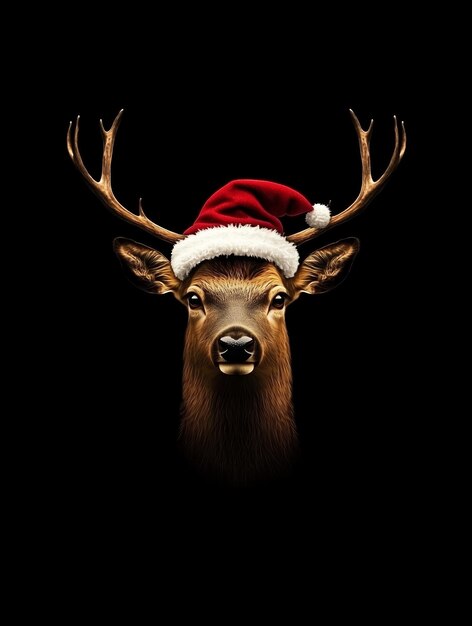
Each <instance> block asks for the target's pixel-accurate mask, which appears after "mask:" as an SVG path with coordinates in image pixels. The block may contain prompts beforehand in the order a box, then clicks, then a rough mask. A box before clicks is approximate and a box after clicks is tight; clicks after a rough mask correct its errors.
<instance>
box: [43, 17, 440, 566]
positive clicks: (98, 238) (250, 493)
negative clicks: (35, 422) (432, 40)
mask: <svg viewBox="0 0 472 626" xmlns="http://www.w3.org/2000/svg"><path fill="white" fill-rule="evenodd" d="M272 18H275V21H274V22H272V21H270V26H269V24H268V23H266V21H265V19H264V18H261V19H257V20H256V19H255V16H251V19H250V20H249V19H248V18H247V15H245V14H240V13H239V12H236V11H235V14H234V15H233V16H232V17H231V19H229V20H226V19H223V18H222V19H221V21H220V22H217V24H219V25H218V26H217V27H215V25H213V24H210V23H206V22H205V18H204V16H202V15H199V19H200V20H203V21H202V22H201V23H200V22H199V24H198V27H197V26H196V27H195V28H192V16H191V15H189V14H188V13H186V15H185V20H184V21H185V27H184V26H182V25H181V24H180V22H179V21H178V20H177V21H173V20H170V21H169V20H168V18H164V17H162V19H161V20H160V21H157V22H153V23H152V24H146V16H144V15H141V16H138V17H136V16H133V22H132V24H126V25H125V24H122V25H121V27H120V28H119V29H118V31H114V32H113V33H112V34H110V33H109V32H108V31H107V29H106V26H105V24H106V20H105V19H103V20H102V19H100V20H99V22H98V23H97V24H91V22H90V19H88V18H82V19H83V22H80V21H79V23H77V16H76V17H75V18H74V20H75V27H76V29H77V34H76V30H74V33H73V34H72V33H71V32H70V31H69V30H68V29H65V30H64V31H63V32H62V33H60V34H56V40H57V46H54V47H53V48H52V49H51V51H49V52H47V53H45V54H43V56H42V58H41V63H40V64H39V66H38V72H40V71H43V75H42V78H41V81H40V84H41V85H42V89H43V90H44V93H39V92H38V93H36V94H35V99H36V100H37V101H38V102H39V101H41V102H42V105H46V106H45V109H46V114H45V118H44V119H45V124H44V128H45V129H47V149H48V150H47V153H48V158H47V166H48V169H49V170H50V171H52V170H53V171H54V180H50V181H49V183H48V186H49V188H48V186H47V187H46V190H45V191H46V194H47V198H48V200H47V205H48V217H47V218H45V219H44V220H43V221H42V227H43V230H42V234H41V237H40V238H38V241H37V243H38V246H40V249H41V255H39V257H40V259H41V260H40V264H41V266H42V267H44V274H45V275H47V281H46V283H47V284H44V283H43V284H42V291H43V294H46V293H47V296H46V297H47V300H48V304H49V303H52V306H51V307H49V310H48V317H49V320H48V322H49V323H48V326H47V331H46V330H45V331H44V332H45V337H44V339H45V344H47V346H48V350H49V351H50V353H51V355H53V360H54V361H55V362H56V363H57V368H54V373H52V374H51V376H50V382H49V385H48V386H47V387H46V389H45V390H44V389H43V392H42V393H43V394H44V400H45V402H46V406H47V407H48V409H49V413H48V415H49V417H48V418H47V419H46V420H45V422H44V423H42V424H41V435H42V436H43V437H44V436H46V439H47V440H48V445H47V446H46V447H45V448H44V450H45V452H44V458H43V459H42V461H41V463H42V464H43V466H46V467H47V468H48V479H47V481H46V483H47V487H45V489H46V490H47V491H48V493H50V494H52V496H51V497H52V498H53V499H54V500H55V499H56V498H58V500H59V502H60V505H61V509H62V510H63V513H62V515H63V517H62V520H63V521H70V520H71V519H74V520H75V521H76V522H77V523H78V524H79V525H80V527H81V528H82V529H83V531H84V533H85V535H84V537H86V536H90V535H92V534H96V532H97V528H99V529H100V530H99V531H98V532H99V534H100V536H101V538H102V540H103V541H104V542H105V543H106V542H107V541H110V539H109V537H110V536H116V535H117V534H119V533H124V534H125V535H127V534H128V533H134V534H133V536H134V537H135V538H136V541H139V537H140V536H141V534H143V536H144V537H145V539H142V541H143V542H148V541H149V537H150V536H151V534H152V529H153V528H156V527H158V526H159V528H160V529H161V530H159V533H158V535H157V539H156V541H157V542H158V543H159V542H161V543H162V542H165V541H166V539H167V538H168V537H169V536H170V535H168V534H166V531H163V530H162V525H165V526H166V527H167V528H168V529H169V530H168V532H169V533H170V529H175V528H178V529H181V528H185V532H184V533H183V534H182V535H181V539H182V538H183V537H186V538H187V539H186V540H185V542H186V545H189V544H190V543H192V541H191V539H190V537H192V538H195V537H196V536H197V535H198V532H197V531H196V530H195V528H196V527H198V528H199V529H204V534H203V536H205V537H206V538H208V537H209V536H210V535H211V536H212V537H216V536H220V534H225V533H226V532H229V531H230V532H231V535H232V537H236V536H238V537H240V536H241V534H242V535H243V536H246V537H249V536H251V537H252V538H254V537H256V538H259V540H260V541H261V542H262V544H263V545H265V546H266V548H267V550H268V551H270V549H271V548H270V545H269V543H270V542H269V543H266V541H265V539H264V537H265V533H266V531H267V530H270V531H271V532H274V534H280V533H281V532H282V529H285V531H286V532H287V533H288V534H289V535H290V542H291V545H292V548H293V549H294V550H295V551H296V552H297V551H298V552H304V551H306V550H308V549H311V548H313V546H314V545H315V544H314V538H313V535H314V534H316V535H317V536H318V537H324V538H325V539H324V541H328V543H329V542H333V541H334V543H335V544H336V545H337V546H338V547H339V545H343V546H345V548H346V550H350V549H355V546H356V545H357V544H356V540H354V538H353V536H354V535H355V534H356V533H357V532H359V533H360V536H361V537H362V538H363V541H366V542H367V543H368V544H369V545H370V544H371V542H372V541H373V539H372V538H373V537H374V536H383V535H384V534H387V533H390V532H391V529H392V528H394V529H395V532H394V533H393V534H390V538H391V542H392V543H391V544H390V548H389V550H391V554H393V553H394V551H395V549H396V548H398V549H399V550H400V549H401V545H402V541H403V539H404V538H405V536H406V535H407V534H410V533H414V532H416V531H415V529H416V528H417V526H415V521H414V520H415V518H416V515H417V513H418V511H419V510H420V509H421V506H422V502H423V501H424V499H425V498H426V494H428V493H429V491H430V489H431V473H430V466H429V462H428V459H429V452H428V437H429V434H428V432H429V431H428V428H429V427H428V426H427V425H426V424H425V418H424V417H423V414H422V413H421V412H420V411H415V406H416V402H417V400H416V399H415V393H416V389H417V386H418V380H417V378H418V367H419V350H418V345H417V344H419V343H420V335H421V332H422V322H423V321H424V312H423V311H422V310H421V308H420V305H421V301H422V295H421V287H420V286H419V280H418V278H419V277H421V273H422V271H423V263H424V260H423V259H424V249H423V243H422V238H423V233H424V222H425V218H426V216H427V215H428V214H429V211H430V207H428V203H427V202H425V186H427V185H428V184H429V182H430V179H429V178H428V177H429V176H430V173H429V169H428V166H427V162H428V160H430V159H431V153H432V143H431V117H430V115H429V110H430V103H431V101H432V98H433V95H434V90H433V83H432V78H431V77H432V75H433V73H434V71H436V69H437V68H436V64H435V57H434V54H435V53H434V50H433V48H431V47H427V51H428V54H425V53H421V54H419V53H418V52H417V51H416V43H415V41H416V39H415V38H416V33H417V27H418V25H417V24H415V23H413V22H412V21H411V20H410V21H408V20H406V22H405V20H404V19H403V21H402V22H399V23H398V24H394V25H393V27H392V25H390V26H391V28H390V29H386V25H385V23H384V22H383V21H382V20H379V23H378V24H377V26H376V27H375V28H370V29H369V32H368V34H366V33H365V30H364V32H363V31H362V28H363V27H362V25H361V24H360V23H358V22H357V21H354V22H353V25H352V29H351V31H350V32H349V29H348V35H347V36H346V33H345V31H343V32H341V30H339V28H338V26H337V23H336V22H330V21H328V22H322V23H318V24H317V25H316V27H314V25H313V23H312V22H311V20H308V18H307V17H306V16H303V15H301V14H297V15H292V14H291V15H290V16H286V15H284V16H282V15H278V16H277V15H276V16H271V20H272ZM346 19H347V18H346ZM136 24H137V25H139V26H140V29H141V30H140V31H139V33H140V34H139V36H138V42H137V43H135V42H134V41H133V42H132V41H131V39H129V38H128V36H127V35H126V33H128V32H129V30H132V27H133V26H136ZM128 29H129V30H128ZM189 31H191V32H192V38H190V36H189ZM164 32H165V33H166V34H169V33H170V34H171V41H172V43H171V44H169V43H168V42H163V41H162V36H163V33H164ZM78 42H80V43H78ZM189 42H191V43H189ZM428 46H429V44H428ZM121 108H124V109H125V113H124V116H123V119H122V123H121V127H120V129H119V133H118V139H117V142H116V146H115V156H114V167H113V180H114V190H115V193H116V195H117V197H118V199H119V200H120V201H121V202H122V203H123V204H124V205H125V206H127V207H128V208H130V209H136V208H137V201H138V198H139V197H141V196H142V197H143V205H144V208H145V210H146V213H147V215H148V216H149V217H150V218H151V219H153V220H154V221H156V222H158V223H160V224H162V225H163V226H165V227H167V228H169V229H171V230H175V231H182V230H184V229H185V228H186V227H187V226H189V225H190V224H191V223H192V222H193V221H194V219H195V217H196V215H197V213H198V211H199V209H200V207H201V205H202V204H203V203H204V202H205V200H206V199H207V198H208V197H209V196H210V195H211V194H212V193H213V192H214V191H216V190H217V189H218V188H219V187H221V186H222V185H223V184H225V183H226V182H228V181H229V180H231V179H235V178H260V179H266V180H273V181H277V182H280V183H283V184H286V185H289V186H292V187H294V188H295V189H297V190H298V191H300V192H301V193H303V194H304V195H305V196H307V197H308V198H309V199H310V200H311V201H312V202H324V203H326V202H328V201H331V207H332V210H333V212H334V213H336V212H338V211H340V210H342V209H343V208H345V207H346V206H347V205H348V204H350V203H351V202H352V201H353V199H354V198H355V197H356V196H357V193H358V190H359V184H360V158H359V153H358V144H357V139H356V135H355V132H354V128H353V125H352V122H351V120H350V116H349V112H348V110H349V108H352V109H353V110H354V111H355V112H356V113H357V115H358V117H359V119H360V121H361V123H362V125H363V126H364V127H366V126H367V125H368V122H369V120H370V118H374V119H375V125H374V127H375V130H374V136H373V139H372V160H373V173H374V177H375V176H376V175H379V174H380V173H381V172H382V171H383V169H384V168H385V167H386V166H387V164H388V161H389V158H390V155H391V152H392V150H393V140H394V136H393V121H392V116H393V115H394V114H396V115H397V116H398V118H399V119H400V120H404V121H405V124H406V129H407V135H408V146H407V151H406V155H405V157H404V159H403V161H402V163H401V165H400V166H399V168H398V170H397V171H396V172H395V173H394V174H393V175H392V177H391V180H390V182H389V183H388V184H387V186H386V187H385V189H384V190H383V191H382V192H381V194H380V195H379V196H378V197H377V199H376V200H375V201H374V202H373V203H372V204H371V205H370V206H369V207H368V209H367V210H366V211H365V212H364V213H362V214H361V215H359V216H358V217H356V218H355V219H354V220H352V221H351V222H348V223H346V224H344V225H342V226H341V227H339V228H338V229H333V230H332V231H330V232H328V233H327V234H326V235H324V236H323V237H321V238H319V239H318V240H316V242H312V243H310V244H306V245H304V246H303V247H302V248H301V255H302V256H306V255H307V254H308V253H309V252H310V251H312V250H313V249H314V248H315V247H317V246H322V245H325V244H327V243H330V242H332V241H336V240H338V239H341V238H343V237H351V236H355V237H358V238H359V239H360V242H361V248H360V253H359V255H358V258H357V260H356V261H355V263H354V266H353V269H352V271H351V273H350V275H349V276H348V277H347V279H346V281H345V282H344V283H343V284H342V285H341V286H339V287H338V288H337V289H336V290H335V291H333V292H331V293H329V294H326V295H323V296H319V297H317V298H316V297H308V296H307V297H303V298H301V299H300V300H299V301H298V302H297V303H295V304H294V305H293V306H292V307H290V309H289V310H288V313H287V325H288V328H289V335H290V339H291V346H292V362H293V372H294V403H295V410H296V419H297V425H298V429H299V432H300V437H301V442H302V448H303V455H302V460H301V462H300V463H299V465H298V466H297V467H296V468H295V470H294V473H293V475H292V476H290V477H288V478H287V479H285V480H277V481H275V480H274V481H272V482H269V483H266V484H263V485H255V486H252V487H247V488H244V489H233V488H229V487H222V486H218V485H216V484H212V483H211V482H208V481H204V480H202V479H201V478H199V477H198V476H196V475H195V474H194V473H193V471H192V470H191V469H189V468H187V467H186V465H185V462H184V461H183V460H182V459H181V458H180V456H179V454H178V453H177V451H176V439H177V429H178V414H179V404H180V389H181V363H182V361H181V355H182V350H183V336H184V329H185V324H186V312H185V310H184V308H183V307H182V306H181V305H179V304H178V303H177V302H176V301H175V300H174V299H173V298H172V296H170V295H169V296H164V297H157V296H156V297H152V296H150V295H147V294H144V293H143V292H140V291H139V290H137V289H136V288H135V287H134V286H132V285H131V284H129V283H128V282H127V280H126V278H125V276H124V275H123V273H122V270H121V268H120V266H119V263H118V261H117V259H116V258H115V256H114V253H113V250H112V241H113V238H114V237H116V236H125V237H129V238H132V239H136V240H137V241H140V242H142V243H145V244H147V245H151V246H154V247H156V248H157V249H159V250H160V251H161V252H163V253H164V254H166V255H167V256H168V255H169V254H170V246H169V245H167V244H165V243H163V242H156V241H153V240H152V239H151V238H150V237H149V236H148V235H146V234H145V233H141V232H140V231H138V230H137V229H135V228H134V227H132V226H131V225H128V224H126V223H124V222H122V221H120V220H118V219H117V218H116V217H114V216H112V215H111V214H110V213H109V212H107V211H106V210H105V209H104V207H103V206H102V205H101V204H100V202H99V201H98V200H97V198H96V197H95V196H94V195H93V194H92V193H91V192H90V191H89V189H88V188H87V187H86V185H85V184H84V182H83V181H82V179H81V177H80V175H79V174H78V173H77V171H76V170H75V168H74V167H73V165H72V163H71V162H70V160H69V157H68V155H67V152H66V143H65V139H66V131H67V127H68V124H69V121H70V120H71V119H75V117H76V115H77V114H80V115H81V137H80V146H81V152H82V156H83V158H84V161H85V163H86V165H87V167H88V168H89V170H90V171H91V172H92V174H94V175H95V176H96V177H98V175H99V167H100V155H101V139H100V133H99V126H98V120H99V119H100V118H103V121H104V123H105V126H106V127H109V126H110V124H111V122H112V120H113V118H114V116H115V114H116V113H117V112H118V111H119V110H120V109H121ZM58 188H59V189H60V194H58V193H57V189H58ZM48 192H49V193H48ZM49 218H51V220H50V222H49ZM292 222H293V223H292ZM285 225H286V229H287V232H293V231H295V230H297V229H301V228H303V221H302V220H300V221H298V220H292V221H290V222H287V221H286V222H285ZM44 226H46V227H45V228H44ZM58 231H59V232H58ZM52 268H54V273H55V275H51V269H52ZM43 297H45V296H44V295H43ZM51 336H52V337H53V338H54V341H53V342H51ZM412 337H413V339H412ZM57 389H60V395H59V394H57V393H56V390H57ZM282 520H283V521H282ZM188 523H189V524H190V526H191V528H192V530H191V531H189V527H188ZM407 526H408V530H406V528H407ZM84 529H85V530H84ZM315 529H316V530H315ZM285 531H284V532H285ZM299 531H300V533H299ZM107 538H108V539H107ZM333 538H334V539H333ZM266 539H267V538H266ZM82 540H83V541H84V542H85V539H82ZM182 540H183V539H182ZM187 540H188V544H187ZM267 542H268V540H267ZM151 543H152V542H151ZM330 545H331V546H332V547H333V549H334V544H332V543H330Z"/></svg>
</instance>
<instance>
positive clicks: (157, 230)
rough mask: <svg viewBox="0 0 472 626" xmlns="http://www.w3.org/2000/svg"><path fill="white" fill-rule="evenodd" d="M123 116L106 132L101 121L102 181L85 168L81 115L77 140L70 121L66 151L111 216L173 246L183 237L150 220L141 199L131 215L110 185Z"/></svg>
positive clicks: (76, 133) (75, 130)
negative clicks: (80, 137) (82, 153)
mask: <svg viewBox="0 0 472 626" xmlns="http://www.w3.org/2000/svg"><path fill="white" fill-rule="evenodd" d="M122 115H123V109H121V111H120V112H119V113H118V115H117V116H116V117H115V119H114V120H113V124H112V125H111V127H110V129H109V130H105V127H104V126H103V122H102V120H100V130H101V133H102V139H103V156H102V172H101V175H100V180H95V178H93V177H92V176H91V175H90V173H89V171H88V170H87V168H86V167H85V165H84V162H83V160H82V156H81V154H80V150H79V120H80V116H77V121H76V123H75V129H74V138H73V139H72V126H73V123H72V122H70V124H69V130H68V131H67V151H68V153H69V156H70V158H71V159H72V162H73V163H74V165H75V166H76V168H77V169H78V170H79V172H80V173H81V174H82V176H83V177H84V179H85V182H86V183H87V184H88V186H89V187H90V188H91V189H92V191H93V192H94V193H95V194H96V195H97V196H98V198H99V199H100V200H101V201H102V202H103V204H104V205H105V207H107V208H108V209H109V210H110V211H111V212H112V213H114V214H115V215H117V216H118V217H121V219H123V220H125V221H126V222H129V223H131V224H134V225H135V226H137V227H138V228H141V229H142V230H145V231H146V232H148V233H150V234H151V235H153V236H154V237H158V238H159V239H162V240H164V241H168V242H170V243H175V242H177V241H179V240H180V239H183V238H184V235H180V234H178V233H174V232H173V231H171V230H167V228H163V227H162V226H159V225H158V224H155V223H154V222H153V221H151V220H150V219H149V218H148V217H146V215H145V214H144V211H143V209H142V204H141V199H140V200H139V215H136V214H135V213H132V212H131V211H129V210H128V209H126V208H125V207H124V206H123V205H122V204H121V203H120V202H119V201H118V200H117V199H116V197H115V194H114V193H113V189H112V186H111V162H112V158H113V147H114V144H115V138H116V133H117V130H118V127H119V125H120V121H121V116H122Z"/></svg>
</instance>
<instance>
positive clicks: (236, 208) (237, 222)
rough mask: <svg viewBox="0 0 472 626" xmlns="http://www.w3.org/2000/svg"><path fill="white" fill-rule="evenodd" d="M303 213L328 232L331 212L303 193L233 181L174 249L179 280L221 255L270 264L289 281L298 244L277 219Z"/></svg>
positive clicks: (205, 207) (173, 260)
mask: <svg viewBox="0 0 472 626" xmlns="http://www.w3.org/2000/svg"><path fill="white" fill-rule="evenodd" d="M303 213H305V220H306V222H307V224H308V225H309V226H312V227H313V228H325V227H326V226H327V225H328V224H329V220H330V212H329V209H328V207H327V206H325V205H323V204H315V205H312V204H311V203H310V202H309V201H308V200H307V199H306V198H305V196H302V194H301V193H299V192H298V191H295V190H294V189H291V188H290V187H286V186H285V185H280V184H279V183H271V182H269V181H266V180H233V181H231V182H229V183H228V184H227V185H225V186H224V187H222V188H221V189H219V190H218V191H216V192H215V193H214V194H213V195H212V196H211V197H210V198H208V200H207V201H206V202H205V204H204V205H203V207H202V210H201V211H200V214H199V215H198V217H197V220H196V222H195V223H194V224H193V225H192V226H190V228H188V229H187V230H186V231H185V232H184V235H186V237H185V239H181V240H180V241H178V242H177V243H176V244H175V245H174V248H173V250H172V257H171V264H172V269H173V270H174V274H175V275H176V276H177V278H179V279H180V280H183V279H184V278H186V277H187V276H188V275H189V273H190V272H191V270H192V269H193V268H194V267H196V266H197V265H198V264H199V263H201V262H202V261H205V260H209V259H213V258H215V257H218V256H229V255H237V256H250V257H255V258H259V259H265V260H267V261H272V262H273V263H275V265H277V266H278V267H279V268H280V269H281V270H282V271H283V273H284V276H286V277H287V278H291V277H292V276H294V275H295V272H296V271H297V268H298V264H299V256H298V251H297V248H296V246H295V245H294V244H293V243H291V242H290V241H288V240H287V239H286V238H285V237H284V234H283V226H282V222H281V221H280V219H279V218H281V217H284V216H290V217H294V216H296V215H302V214H303Z"/></svg>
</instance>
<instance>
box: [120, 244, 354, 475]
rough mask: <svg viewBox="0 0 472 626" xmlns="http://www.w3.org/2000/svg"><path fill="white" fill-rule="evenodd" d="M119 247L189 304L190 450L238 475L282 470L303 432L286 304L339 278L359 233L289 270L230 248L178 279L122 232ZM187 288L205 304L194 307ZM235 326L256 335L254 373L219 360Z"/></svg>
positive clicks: (135, 266)
mask: <svg viewBox="0 0 472 626" xmlns="http://www.w3.org/2000/svg"><path fill="white" fill-rule="evenodd" d="M115 250H116V252H117V254H118V256H119V258H120V259H121V261H122V262H123V263H124V265H125V267H126V268H127V270H128V271H129V272H130V275H131V276H132V278H133V279H134V280H135V282H137V284H138V286H139V287H141V288H142V289H145V290H146V291H148V292H151V293H159V294H162V293H168V292H172V293H173V294H174V296H175V297H176V298H177V299H178V300H179V301H180V302H181V303H183V304H184V305H185V306H186V307H188V310H189V321H188V326H187V331H186V336H185V348H184V366H183V403H182V422H181V429H180V440H181V444H182V446H183V448H184V450H185V452H186V454H187V456H188V458H189V459H191V461H192V462H193V463H194V464H195V465H196V466H197V467H199V468H201V470H203V471H206V472H209V473H211V474H212V475H214V476H218V477H220V478H223V479H224V480H226V481H228V482H231V483H233V484H243V483H247V482H251V481H254V480H256V479H260V478H265V477H269V476H273V475H275V474H277V473H280V472H284V471H286V470H287V468H289V467H290V464H291V462H292V460H293V458H294V457H295V455H296V453H297V449H298V440H297V432H296V428H295V421H294V417H293V406H292V372H291V363H290V345H289V340H288V335H287V328H286V325H285V308H286V306H288V305H289V304H290V303H291V302H293V301H295V300H296V299H297V298H298V296H299V295H300V293H302V292H305V293H309V294H313V293H322V292H324V291H328V290H329V289H331V288H333V287H334V286H335V285H336V284H337V283H338V282H339V281H340V280H342V278H344V276H345V275H346V273H347V271H348V269H349V267H350V265H351V263H352V260H353V259H354V257H355V255H356V253H357V250H358V242H357V240H355V239H350V240H345V241H342V242H338V243H335V244H331V245H330V246H327V247H326V248H322V249H321V250H317V251H316V252H313V253H312V254H310V255H309V256H308V257H307V258H306V259H305V261H304V262H303V263H302V264H301V265H300V267H299V269H298V272H297V274H296V275H295V276H294V278H292V279H286V278H285V277H284V276H283V275H282V274H281V272H280V271H279V270H278V269H277V267H275V265H274V264H273V263H270V262H268V261H262V260H258V259H251V258H247V257H234V256H231V257H221V258H217V259H212V260H211V261H205V262H203V263H201V264H200V265H199V266H197V268H196V269H195V270H194V271H193V272H192V273H191V275H190V276H189V277H188V278H186V279H185V280H184V281H182V282H181V281H179V280H178V279H177V278H176V277H175V275H174V274H173V272H172V269H171V266H170V263H169V262H168V260H167V259H166V258H165V257H164V256H163V255H162V254H161V253H160V252H158V251H156V250H152V249H151V248H147V247H146V246H143V245H142V244H138V243H136V242H132V241H129V240H125V239H118V240H116V241H115ZM189 293H196V294H197V295H198V296H199V297H200V299H201V301H202V303H203V306H202V307H198V308H197V309H196V310H193V309H191V307H189V306H188V302H187V296H188V294H189ZM277 293H285V294H286V296H287V300H286V305H285V306H284V308H283V309H276V308H274V307H272V306H271V302H272V299H273V297H274V295H275V294H277ZM229 331H233V332H234V331H239V332H241V333H242V334H245V335H250V336H251V337H253V338H254V339H255V340H256V343H257V350H256V351H255V353H254V360H255V367H254V370H253V371H252V372H251V373H250V374H247V375H227V374H224V373H222V372H221V371H220V369H219V367H218V365H217V357H218V352H217V348H216V346H217V344H218V338H220V337H222V336H223V335H224V334H225V333H227V332H229Z"/></svg>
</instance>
